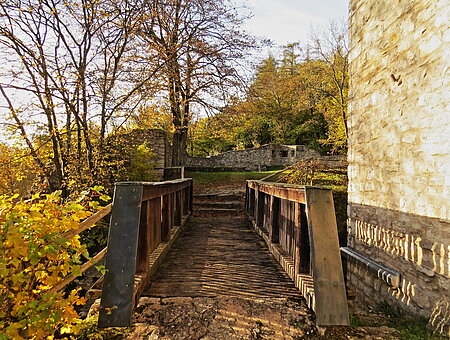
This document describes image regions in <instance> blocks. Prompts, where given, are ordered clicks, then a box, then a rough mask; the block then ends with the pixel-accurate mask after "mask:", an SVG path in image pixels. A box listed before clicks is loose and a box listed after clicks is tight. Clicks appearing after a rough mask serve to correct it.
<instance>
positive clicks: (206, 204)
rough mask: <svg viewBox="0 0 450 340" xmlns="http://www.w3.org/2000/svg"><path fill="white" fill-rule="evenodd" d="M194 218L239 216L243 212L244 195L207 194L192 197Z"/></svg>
mask: <svg viewBox="0 0 450 340" xmlns="http://www.w3.org/2000/svg"><path fill="white" fill-rule="evenodd" d="M193 204H194V216H196V217H203V216H227V215H239V214H242V212H243V210H244V194H240V193H209V194H198V195H194V201H193Z"/></svg>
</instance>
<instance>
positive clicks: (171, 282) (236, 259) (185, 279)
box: [142, 214, 301, 299]
mask: <svg viewBox="0 0 450 340" xmlns="http://www.w3.org/2000/svg"><path fill="white" fill-rule="evenodd" d="M142 295H143V296H152V297H199V296H205V297H213V296H236V297H241V298H249V299H254V298H297V299H298V298H301V294H300V292H299V290H298V289H297V288H296V287H295V286H294V283H293V282H292V281H291V279H290V278H289V277H288V275H287V274H286V273H285V272H284V271H283V269H282V268H281V266H280V265H279V264H278V262H277V261H276V260H275V259H274V258H273V257H272V255H271V254H270V253H269V251H268V249H267V246H266V244H265V243H264V241H263V240H262V239H261V238H260V236H258V235H257V234H256V233H255V232H254V231H253V230H252V229H251V227H250V226H249V224H248V222H247V220H246V219H245V218H244V217H243V216H242V215H240V214H238V215H235V216H226V217H197V218H194V219H192V220H191V221H190V222H189V223H188V225H187V226H186V228H185V229H184V230H183V231H182V232H181V234H180V236H179V238H178V239H177V240H176V242H175V243H174V245H173V247H172V249H171V250H170V252H169V255H168V256H167V258H166V260H165V261H164V263H163V264H162V265H161V267H160V268H159V269H158V271H157V273H156V274H155V275H154V276H153V277H152V278H151V280H150V284H149V286H148V287H147V288H146V289H145V291H144V293H143V294H142Z"/></svg>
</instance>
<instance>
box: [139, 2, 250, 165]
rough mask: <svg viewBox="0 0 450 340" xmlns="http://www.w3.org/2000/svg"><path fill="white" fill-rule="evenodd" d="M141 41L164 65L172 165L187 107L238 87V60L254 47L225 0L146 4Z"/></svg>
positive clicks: (208, 103)
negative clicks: (168, 107)
mask: <svg viewBox="0 0 450 340" xmlns="http://www.w3.org/2000/svg"><path fill="white" fill-rule="evenodd" d="M145 12H146V13H147V19H146V20H144V21H143V25H142V27H141V36H142V39H143V40H144V41H145V42H146V44H148V46H149V48H151V49H152V51H153V52H154V54H155V58H154V60H157V62H158V63H160V64H164V67H163V68H162V69H161V72H159V74H158V76H159V77H160V82H161V84H162V86H161V88H160V90H161V93H162V94H164V95H165V96H166V98H167V100H168V103H169V106H170V113H171V115H172V118H173V126H174V133H173V143H172V146H173V154H172V163H173V164H172V165H179V164H180V163H181V161H182V158H183V155H184V154H185V152H186V146H187V138H188V128H189V125H190V123H191V121H192V106H193V105H202V106H203V107H206V108H210V109H211V108H215V107H216V106H217V105H216V104H217V102H218V101H221V100H223V99H227V98H228V91H230V90H231V89H232V88H233V87H235V86H236V85H238V83H239V82H240V76H239V73H238V72H237V67H238V65H239V62H241V61H242V59H243V57H244V55H245V53H246V51H247V50H248V48H249V47H251V46H252V45H253V40H252V39H251V38H250V37H249V36H247V35H246V34H244V33H243V32H242V31H241V30H240V27H241V25H242V22H243V18H241V17H240V16H239V15H238V14H237V12H236V10H235V8H234V7H233V6H231V4H230V3H229V2H228V1H227V0H154V1H146V2H145Z"/></svg>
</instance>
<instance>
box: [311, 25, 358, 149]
mask: <svg viewBox="0 0 450 340" xmlns="http://www.w3.org/2000/svg"><path fill="white" fill-rule="evenodd" d="M310 36H311V41H312V46H310V53H311V55H312V57H313V58H314V59H315V60H316V61H317V63H316V66H317V68H318V69H319V72H321V73H322V74H323V75H324V77H325V81H324V82H323V83H322V84H321V85H320V86H318V87H317V89H318V90H319V91H320V92H321V93H322V98H321V101H320V103H319V105H318V109H319V110H320V111H321V112H322V113H323V114H324V116H325V118H326V120H327V123H328V129H329V132H328V138H327V140H326V141H324V142H325V143H328V144H330V145H332V146H333V150H334V151H337V150H345V149H346V146H347V136H348V127H347V105H348V87H349V75H348V52H349V51H348V41H347V27H346V25H345V24H338V23H336V22H333V21H332V22H330V24H329V25H328V27H326V28H324V29H322V30H317V29H316V30H313V31H312V32H311V34H310Z"/></svg>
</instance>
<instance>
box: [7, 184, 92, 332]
mask: <svg viewBox="0 0 450 340" xmlns="http://www.w3.org/2000/svg"><path fill="white" fill-rule="evenodd" d="M85 195H86V193H85ZM85 198H86V197H80V198H78V199H77V200H73V201H70V202H62V200H61V198H60V192H55V193H52V194H47V195H39V194H37V195H34V196H33V197H32V198H31V199H29V200H26V201H18V202H15V200H16V199H17V196H12V197H7V196H0V305H1V308H0V339H43V338H46V337H48V336H52V335H53V334H54V333H55V331H56V330H58V332H59V333H62V334H64V333H67V332H72V331H73V329H74V327H73V326H74V325H75V324H76V323H77V322H78V321H79V319H78V315H77V313H76V311H75V309H74V305H76V304H81V303H83V302H84V300H83V299H81V298H80V297H79V296H78V295H77V291H76V290H72V291H70V292H57V291H54V290H52V289H51V288H52V287H53V286H54V285H55V284H57V283H58V282H60V281H61V280H62V279H63V278H64V277H65V276H66V275H69V274H76V275H79V274H80V273H79V269H80V264H81V257H82V256H84V257H86V258H88V254H87V251H86V247H85V246H84V245H82V244H81V243H80V241H79V237H78V236H75V237H72V238H70V239H68V238H65V237H64V236H63V234H62V233H64V232H66V231H69V230H73V229H77V228H78V225H79V222H80V221H81V220H83V219H84V218H86V217H87V216H89V215H90V214H91V213H90V212H89V211H88V209H87V208H86V204H84V203H83V202H85ZM96 205H97V204H96V203H94V204H93V206H96Z"/></svg>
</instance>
